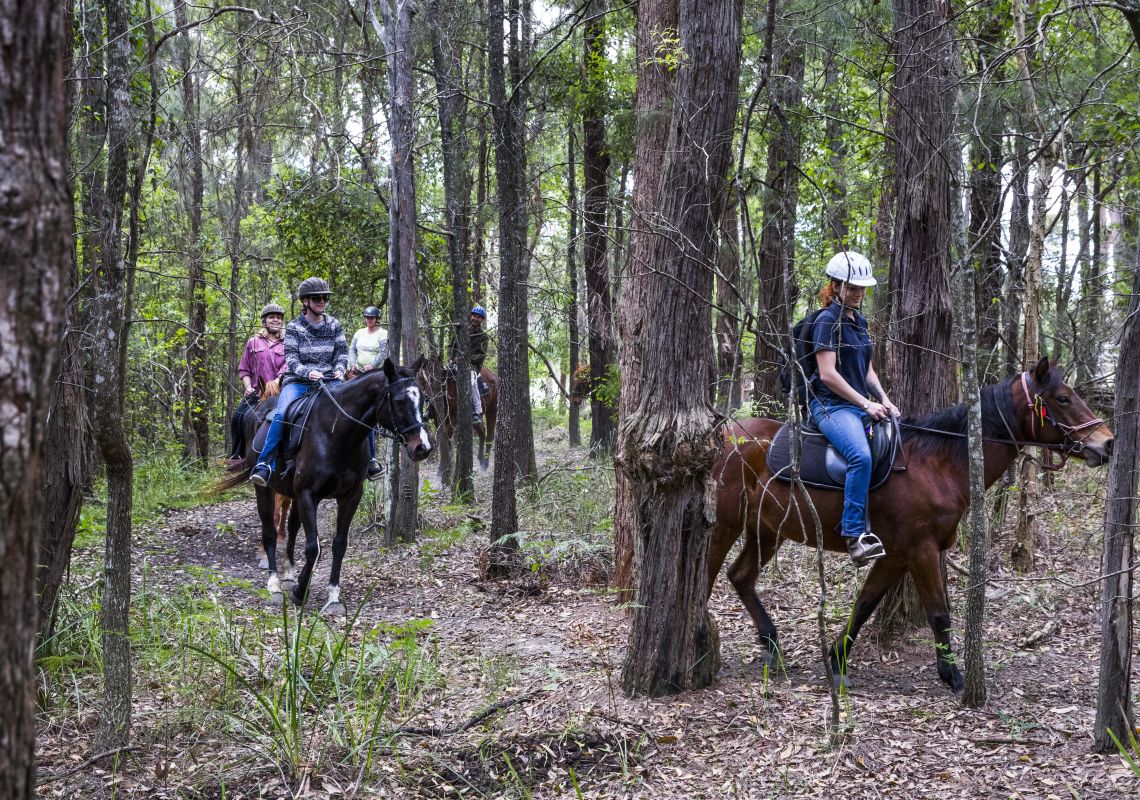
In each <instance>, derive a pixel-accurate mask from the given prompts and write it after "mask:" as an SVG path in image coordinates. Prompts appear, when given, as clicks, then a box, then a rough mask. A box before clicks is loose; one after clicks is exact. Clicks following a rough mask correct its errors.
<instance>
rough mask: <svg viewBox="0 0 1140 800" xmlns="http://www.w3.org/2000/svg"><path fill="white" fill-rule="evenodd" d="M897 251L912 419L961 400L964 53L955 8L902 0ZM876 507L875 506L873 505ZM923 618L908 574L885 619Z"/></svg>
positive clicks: (883, 622) (903, 367)
mask: <svg viewBox="0 0 1140 800" xmlns="http://www.w3.org/2000/svg"><path fill="white" fill-rule="evenodd" d="M894 9H895V19H894V59H895V77H894V85H895V103H896V107H895V109H894V111H893V112H892V118H893V122H894V134H895V137H894V138H895V184H894V185H895V214H894V237H893V241H894V247H893V248H892V251H891V274H890V280H891V291H890V314H889V317H890V321H889V327H890V337H891V340H892V345H891V358H890V364H889V368H888V370H887V376H888V381H889V386H888V389H889V390H890V394H891V399H893V400H894V401H895V403H896V404H898V405H899V406H900V407H901V408H902V410H903V412H904V413H907V414H917V415H921V414H925V413H929V412H931V411H934V410H936V409H939V408H943V407H945V406H948V405H950V404H952V403H954V402H956V401H957V399H958V383H957V376H956V371H955V365H954V359H953V357H952V356H953V353H951V352H948V351H949V350H951V349H952V342H953V309H952V305H953V304H952V297H953V295H952V293H951V290H950V237H951V208H950V206H951V195H952V193H951V182H950V179H951V165H952V164H953V163H954V161H955V159H957V158H959V157H960V156H959V153H958V149H957V143H956V138H955V135H954V133H955V131H954V120H955V117H954V100H955V98H956V96H957V92H956V91H955V84H954V64H955V59H956V54H955V52H954V48H953V42H952V38H951V32H950V23H949V22H948V20H947V17H946V14H947V11H948V9H947V7H946V6H945V5H942V4H931V3H929V2H927V1H926V0H895V3H894ZM872 502H873V501H872ZM923 620H924V614H923V611H922V605H921V603H920V602H919V601H918V597H917V592H916V591H915V589H914V584H913V581H912V580H911V579H910V578H909V577H908V578H906V579H905V580H903V581H901V582H900V583H898V584H896V585H895V587H894V588H892V589H890V590H889V591H888V592H887V595H886V596H885V597H884V599H883V601H882V604H881V606H880V609H879V614H878V626H879V629H880V630H881V631H883V632H884V633H885V634H887V635H891V634H893V633H895V632H897V631H899V630H905V629H907V628H910V627H912V626H913V625H916V624H920V623H921V622H923Z"/></svg>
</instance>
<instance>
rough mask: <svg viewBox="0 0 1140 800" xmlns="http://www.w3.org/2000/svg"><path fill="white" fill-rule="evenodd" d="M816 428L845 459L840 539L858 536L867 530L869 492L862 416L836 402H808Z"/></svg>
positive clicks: (867, 449) (867, 444)
mask: <svg viewBox="0 0 1140 800" xmlns="http://www.w3.org/2000/svg"><path fill="white" fill-rule="evenodd" d="M809 408H810V410H811V417H812V419H813V420H815V424H816V427H818V428H819V429H820V431H822V432H823V435H824V436H826V437H827V440H828V441H829V442H831V443H832V444H833V445H834V446H835V449H836V450H838V451H839V453H840V455H842V456H843V457H844V458H845V459H847V480H846V482H845V483H844V484H843V520H842V523H841V528H840V531H841V533H842V534H843V535H844V536H859V535H861V534H862V533H863V532H864V531H865V530H866V526H867V495H868V494H870V491H871V444H870V442H868V441H867V431H866V429H865V428H864V427H863V417H864V416H865V414H864V412H863V411H861V410H859V409H858V408H856V407H855V406H853V405H851V404H850V403H845V402H843V401H840V400H834V401H832V400H828V401H824V400H821V399H820V398H818V397H815V398H812V401H811V404H810V406H809Z"/></svg>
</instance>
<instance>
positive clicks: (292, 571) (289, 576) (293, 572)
mask: <svg viewBox="0 0 1140 800" xmlns="http://www.w3.org/2000/svg"><path fill="white" fill-rule="evenodd" d="M281 579H282V580H283V581H285V582H286V583H296V582H297V569H296V565H295V564H290V565H289V566H288V567H286V568H285V573H284V574H283V575H282V576H281Z"/></svg>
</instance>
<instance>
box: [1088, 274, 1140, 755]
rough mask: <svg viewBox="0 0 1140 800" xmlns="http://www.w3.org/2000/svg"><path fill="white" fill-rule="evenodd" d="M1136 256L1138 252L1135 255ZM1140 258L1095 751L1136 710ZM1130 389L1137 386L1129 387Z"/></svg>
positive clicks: (1113, 497) (1120, 398)
mask: <svg viewBox="0 0 1140 800" xmlns="http://www.w3.org/2000/svg"><path fill="white" fill-rule="evenodd" d="M1134 259H1135V255H1134ZM1138 316H1140V259H1136V260H1134V261H1133V264H1132V296H1131V297H1130V298H1129V302H1128V316H1127V318H1126V319H1125V322H1124V330H1123V332H1122V334H1121V337H1120V356H1119V359H1118V360H1117V365H1116V386H1117V392H1116V407H1115V409H1114V414H1113V417H1114V419H1113V425H1112V428H1113V430H1114V431H1115V433H1116V441H1115V442H1114V443H1113V456H1112V461H1111V463H1110V464H1109V468H1108V491H1107V495H1106V498H1105V516H1104V557H1103V559H1102V561H1101V575H1102V577H1103V579H1104V586H1103V588H1102V589H1101V615H1100V616H1101V639H1100V677H1099V679H1098V682H1097V703H1096V723H1095V726H1094V728H1093V739H1094V743H1093V749H1094V750H1096V751H1097V752H1099V753H1115V752H1116V747H1117V745H1116V742H1113V741H1112V737H1111V736H1109V731H1112V733H1113V734H1114V735H1115V736H1116V739H1117V741H1119V742H1120V743H1121V744H1123V743H1125V742H1127V741H1128V740H1129V735H1130V734H1131V732H1132V730H1133V710H1132V691H1131V677H1132V602H1133V596H1132V591H1133V590H1132V570H1133V569H1134V568H1135V565H1134V563H1133V558H1134V546H1135V544H1134V542H1135V536H1134V533H1133V531H1134V530H1135V527H1136V515H1137V507H1138V506H1140V501H1138V500H1137V495H1136V493H1137V479H1138V477H1140V475H1138V471H1140V470H1138V467H1137V464H1138V463H1140V461H1138V459H1140V399H1138V398H1137V395H1136V392H1135V391H1134V388H1135V387H1136V386H1137V385H1140V319H1138ZM1127 387H1133V391H1128V389H1127Z"/></svg>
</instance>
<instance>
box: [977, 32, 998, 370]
mask: <svg viewBox="0 0 1140 800" xmlns="http://www.w3.org/2000/svg"><path fill="white" fill-rule="evenodd" d="M1004 31H1005V21H1004V20H1003V19H1002V18H1001V17H1000V16H999V15H998V14H996V13H995V14H993V15H992V16H991V18H990V19H989V21H988V22H987V23H986V25H985V26H984V27H983V29H982V31H981V33H980V35H979V37H978V44H977V53H978V64H977V66H976V71H977V74H978V76H979V81H980V82H981V86H980V87H979V88H978V90H977V93H976V95H975V96H976V97H977V98H978V100H977V105H976V106H975V108H974V109H972V110H973V112H974V113H973V118H972V119H971V120H970V124H969V127H970V129H971V130H973V131H974V132H975V135H974V136H973V137H972V138H971V141H970V164H971V165H972V168H971V171H970V235H969V244H970V249H971V253H972V259H971V266H972V267H973V269H972V272H973V276H974V283H975V289H974V291H972V292H971V294H972V295H973V296H974V297H975V298H976V299H975V312H974V318H975V320H976V323H977V325H976V327H977V331H978V343H977V346H978V350H979V351H980V352H982V353H984V354H985V359H986V362H985V364H984V365H983V366H982V373H981V376H980V378H979V380H981V381H983V382H985V381H986V380H987V379H989V378H994V379H996V378H998V377H1000V376H1002V375H1003V374H1004V372H1003V370H1002V367H1003V365H1002V364H1001V363H1000V362H998V361H997V360H996V359H997V354H998V352H999V350H998V345H999V344H1000V341H1001V338H1000V334H1001V303H1000V301H1001V284H1002V266H1001V217H1002V202H1003V197H1002V185H1001V167H1002V148H1001V137H1002V133H1003V128H1004V125H1005V113H1004V110H1003V108H1002V100H1001V97H1000V95H999V91H998V89H997V88H996V87H995V86H994V82H996V81H997V80H998V78H999V77H1000V76H999V75H998V74H997V72H996V66H994V65H995V64H996V63H997V62H998V60H999V58H1000V55H1001V47H1000V45H1001V38H1002V34H1003V33H1004Z"/></svg>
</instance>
